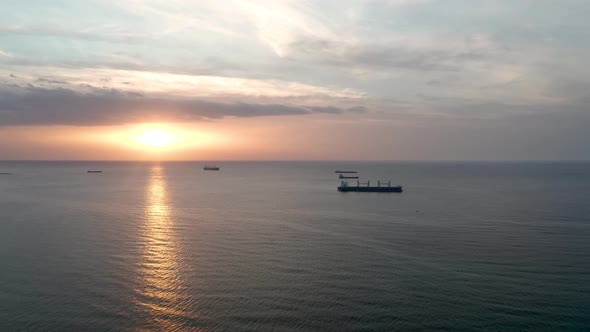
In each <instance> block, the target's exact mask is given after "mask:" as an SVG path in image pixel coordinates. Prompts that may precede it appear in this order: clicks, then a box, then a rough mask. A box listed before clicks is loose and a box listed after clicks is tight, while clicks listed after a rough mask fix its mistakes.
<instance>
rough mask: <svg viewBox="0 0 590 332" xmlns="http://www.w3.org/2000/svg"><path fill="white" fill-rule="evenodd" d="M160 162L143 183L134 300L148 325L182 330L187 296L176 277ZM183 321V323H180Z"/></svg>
mask: <svg viewBox="0 0 590 332" xmlns="http://www.w3.org/2000/svg"><path fill="white" fill-rule="evenodd" d="M169 199H170V198H169V195H168V192H167V189H166V180H165V177H164V174H163V170H162V167H161V166H157V165H156V166H154V167H153V168H152V169H151V173H150V180H149V184H148V186H147V187H146V201H147V204H146V207H145V223H144V225H143V234H142V241H143V242H144V246H145V247H144V251H143V256H142V259H141V263H140V271H139V275H140V278H141V281H140V282H141V286H140V287H139V289H138V292H139V295H140V296H139V299H138V301H137V302H138V303H137V304H139V305H140V306H142V307H143V308H144V310H145V312H146V313H147V314H148V315H147V316H149V320H150V322H149V324H147V325H149V326H151V327H155V328H157V330H160V331H178V330H185V328H186V325H185V324H186V323H187V319H189V320H190V318H189V316H188V315H187V313H188V307H189V304H190V300H189V299H188V297H187V296H186V293H185V292H183V289H182V282H181V278H180V273H179V271H180V267H181V260H180V259H181V257H180V253H181V250H180V245H179V243H178V240H177V238H176V234H175V229H174V214H173V210H172V208H171V205H170V201H169ZM183 322H184V324H183Z"/></svg>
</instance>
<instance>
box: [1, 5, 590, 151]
mask: <svg viewBox="0 0 590 332" xmlns="http://www.w3.org/2000/svg"><path fill="white" fill-rule="evenodd" d="M0 10H1V11H2V12H3V13H5V15H4V20H3V22H2V23H0V159H43V160H51V159H57V160H69V159H84V160H97V159H98V160H100V159H105V160H152V159H163V160H564V159H565V160H588V159H590V147H589V146H588V144H586V142H587V141H589V140H590V130H588V128H589V127H590V110H589V107H588V105H589V104H588V103H587V101H588V99H589V97H588V92H587V91H590V90H589V89H588V88H589V87H590V75H589V74H590V69H589V67H588V66H587V65H586V62H587V59H588V55H590V43H589V42H588V41H587V40H588V39H587V38H586V35H587V31H590V30H589V29H590V23H588V21H587V19H586V18H587V17H588V14H590V3H588V2H587V1H582V0H566V1H562V2H556V1H550V0H534V1H533V0H522V1H508V0H498V1H478V2H474V1H470V0H448V1H442V0H438V1H437V0H416V1H409V0H346V1H335V0H325V1H303V0H301V1H300V0H297V1H295V0H292V1H291V0H277V1H264V0H259V1H258V0H253V1H247V0H242V1H238V0H235V1H233V0H228V1H181V0H167V1H164V0H145V1H143V0H133V1H131V0H129V1H106V0H105V1H99V0H89V1H85V2H79V1H65V0H64V1H55V2H28V1H23V2H18V3H17V2H4V3H1V4H0Z"/></svg>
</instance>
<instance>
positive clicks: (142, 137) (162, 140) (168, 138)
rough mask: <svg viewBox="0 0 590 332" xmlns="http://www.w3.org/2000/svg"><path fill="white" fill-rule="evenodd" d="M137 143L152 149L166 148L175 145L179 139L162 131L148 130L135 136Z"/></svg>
mask: <svg viewBox="0 0 590 332" xmlns="http://www.w3.org/2000/svg"><path fill="white" fill-rule="evenodd" d="M135 141H136V142H137V143H139V144H141V145H143V146H147V147H151V148H166V147H171V146H173V145H175V144H176V143H177V141H178V137H177V136H176V135H174V134H172V133H170V132H168V131H165V130H160V129H146V130H144V131H142V132H141V133H139V134H138V135H137V136H135Z"/></svg>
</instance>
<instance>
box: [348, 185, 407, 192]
mask: <svg viewBox="0 0 590 332" xmlns="http://www.w3.org/2000/svg"><path fill="white" fill-rule="evenodd" d="M338 191H341V192H349V191H350V192H363V193H401V192H402V191H403V190H402V187H401V186H397V187H349V186H345V187H343V186H340V187H338Z"/></svg>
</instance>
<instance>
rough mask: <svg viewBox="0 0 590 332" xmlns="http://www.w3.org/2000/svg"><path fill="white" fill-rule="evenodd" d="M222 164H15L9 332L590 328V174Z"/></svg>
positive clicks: (2, 241)
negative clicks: (342, 173)
mask: <svg viewBox="0 0 590 332" xmlns="http://www.w3.org/2000/svg"><path fill="white" fill-rule="evenodd" d="M219 165H220V166H221V167H222V170H221V171H220V172H205V171H203V170H202V166H203V163H91V162H0V172H13V173H14V174H13V175H0V331H19V330H30V331H85V330H113V331H185V330H187V331H191V330H210V331H218V330H219V331H238V330H251V331H268V330H277V331H298V330H309V331H347V330H364V331H369V330H379V331H392V330H400V331H412V330H449V331H473V330H487V331H519V330H530V331H584V330H585V331H588V330H590V163H410V162H400V163H346V162H339V163H331V162H317V163H312V162H268V163H255V162H252V163H242V162H235V163H229V162H226V163H220V164H219ZM89 169H100V170H102V171H103V173H102V174H86V170H89ZM336 169H355V170H358V171H359V175H360V176H361V180H367V179H369V180H373V181H376V180H388V179H391V180H392V185H393V184H401V185H403V186H404V189H405V191H404V192H403V193H401V194H396V193H391V194H379V193H339V192H337V191H336V186H337V184H338V183H339V181H338V179H337V175H336V174H334V170H336Z"/></svg>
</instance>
